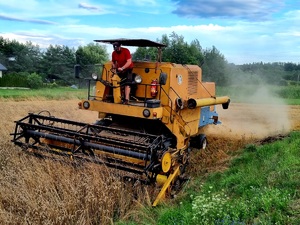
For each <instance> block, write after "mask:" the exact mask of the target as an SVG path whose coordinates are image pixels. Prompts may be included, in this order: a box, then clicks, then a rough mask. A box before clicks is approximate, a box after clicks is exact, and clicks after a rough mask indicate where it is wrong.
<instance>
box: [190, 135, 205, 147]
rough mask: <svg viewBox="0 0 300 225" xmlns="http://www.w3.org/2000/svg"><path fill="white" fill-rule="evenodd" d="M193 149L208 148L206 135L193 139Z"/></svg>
mask: <svg viewBox="0 0 300 225" xmlns="http://www.w3.org/2000/svg"><path fill="white" fill-rule="evenodd" d="M190 144H191V147H192V148H197V149H206V147H207V144H208V143H207V139H206V135H205V134H199V135H197V136H196V137H193V138H192V140H191V142H190Z"/></svg>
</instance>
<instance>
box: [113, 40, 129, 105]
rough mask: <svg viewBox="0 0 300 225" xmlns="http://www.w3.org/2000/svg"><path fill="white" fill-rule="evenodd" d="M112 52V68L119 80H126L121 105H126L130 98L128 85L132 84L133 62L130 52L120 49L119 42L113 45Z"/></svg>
mask: <svg viewBox="0 0 300 225" xmlns="http://www.w3.org/2000/svg"><path fill="white" fill-rule="evenodd" d="M113 47H114V51H113V53H112V64H113V68H114V69H116V72H117V73H118V75H119V76H120V78H121V79H124V78H126V81H125V82H126V85H125V99H124V101H123V104H128V102H129V98H130V96H129V95H130V89H131V87H130V84H131V83H132V68H133V62H132V59H131V54H130V51H129V50H128V49H127V48H123V47H121V44H120V43H119V42H114V43H113Z"/></svg>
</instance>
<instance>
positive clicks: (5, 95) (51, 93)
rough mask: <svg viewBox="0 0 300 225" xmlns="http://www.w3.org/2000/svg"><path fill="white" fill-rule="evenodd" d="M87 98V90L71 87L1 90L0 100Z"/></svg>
mask: <svg viewBox="0 0 300 225" xmlns="http://www.w3.org/2000/svg"><path fill="white" fill-rule="evenodd" d="M86 97H87V90H86V89H74V88H70V87H58V88H42V89H0V99H12V100H17V101H22V100H28V99H31V98H37V99H39V98H40V99H49V100H62V99H82V98H86Z"/></svg>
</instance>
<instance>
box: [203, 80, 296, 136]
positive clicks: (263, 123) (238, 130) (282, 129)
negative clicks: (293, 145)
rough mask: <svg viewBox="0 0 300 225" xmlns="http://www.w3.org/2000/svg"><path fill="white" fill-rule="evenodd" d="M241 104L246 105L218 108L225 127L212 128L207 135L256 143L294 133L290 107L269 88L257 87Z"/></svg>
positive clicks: (232, 101) (244, 97) (232, 102)
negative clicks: (213, 134) (256, 141)
mask: <svg viewBox="0 0 300 225" xmlns="http://www.w3.org/2000/svg"><path fill="white" fill-rule="evenodd" d="M240 88H241V89H242V88H243V86H241V87H240ZM241 91H242V90H241ZM239 102H243V103H236V102H235V100H234V99H231V104H230V106H229V108H228V109H227V110H223V109H222V107H221V106H217V112H218V114H219V120H220V121H221V122H222V124H220V125H217V126H213V127H210V128H208V130H207V132H206V133H215V134H221V135H222V136H227V137H229V138H242V137H243V138H247V139H248V138H254V139H256V138H264V137H267V136H273V135H278V134H286V133H288V132H289V131H290V130H291V122H290V120H289V107H288V106H286V105H285V104H284V102H283V101H282V100H281V99H279V98H277V97H276V96H275V94H274V93H272V91H271V90H270V89H269V88H268V86H264V85H259V86H257V87H256V88H254V90H253V91H252V93H251V94H248V96H239Z"/></svg>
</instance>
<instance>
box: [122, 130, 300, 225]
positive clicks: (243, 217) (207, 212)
mask: <svg viewBox="0 0 300 225" xmlns="http://www.w3.org/2000/svg"><path fill="white" fill-rule="evenodd" d="M299 147H300V132H293V133H291V134H290V136H289V137H287V138H285V139H283V140H281V141H276V142H273V143H269V144H265V145H254V144H251V145H248V146H247V147H246V148H245V149H243V150H242V151H241V152H240V153H239V154H237V156H235V157H234V159H233V160H232V161H231V165H230V167H229V168H228V170H226V171H225V172H217V173H212V174H211V175H210V176H209V177H208V178H207V179H206V180H205V181H204V182H203V181H202V179H203V178H198V179H197V178H196V179H194V181H193V183H190V185H189V186H188V188H186V190H185V191H184V192H185V194H184V196H181V197H180V198H177V199H176V200H175V201H174V202H173V204H172V205H171V204H170V205H161V206H158V207H156V208H153V209H151V208H148V209H143V210H141V211H140V214H141V215H140V216H137V215H135V218H139V221H136V220H135V221H134V220H132V219H131V220H129V221H128V222H127V221H122V222H119V223H117V224H120V225H121V224H122V225H126V224H127V225H128V224H131V225H133V224H197V225H201V224H205V225H206V224H266V225H267V224H270V225H271V224H284V225H285V224H286V225H297V224H300V192H299V190H300V156H299ZM143 218H145V219H144V220H143ZM146 218H147V219H146ZM148 218H153V219H152V220H149V219H148Z"/></svg>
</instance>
